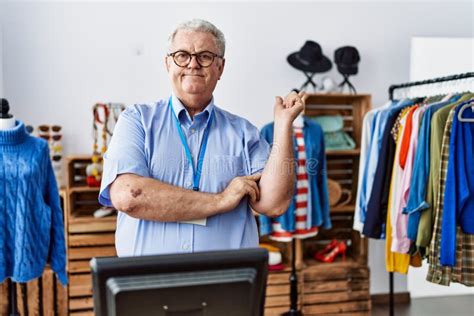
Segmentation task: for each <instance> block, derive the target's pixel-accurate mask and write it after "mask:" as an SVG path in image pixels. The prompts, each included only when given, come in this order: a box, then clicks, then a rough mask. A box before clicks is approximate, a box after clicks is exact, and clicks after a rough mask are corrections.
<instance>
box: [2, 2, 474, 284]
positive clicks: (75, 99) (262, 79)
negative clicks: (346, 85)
mask: <svg viewBox="0 0 474 316" xmlns="http://www.w3.org/2000/svg"><path fill="white" fill-rule="evenodd" d="M193 17H200V18H205V19H209V20H210V21H212V22H213V23H215V24H216V25H217V26H218V27H220V28H221V29H222V30H223V32H224V33H225V35H226V37H227V53H226V58H227V62H226V70H225V72H224V76H223V78H222V80H221V82H220V83H219V85H218V87H217V91H216V94H215V96H216V101H217V104H219V105H221V106H222V107H224V108H225V109H227V110H229V111H231V112H234V113H236V114H240V115H242V116H245V117H246V118H248V119H250V121H252V122H253V123H254V124H256V125H257V126H262V125H263V124H265V123H267V122H269V121H271V119H272V107H273V104H272V102H273V99H274V98H273V97H274V95H277V94H285V93H287V91H289V90H290V89H292V88H294V87H298V86H300V85H301V84H302V83H303V81H304V76H303V75H302V74H301V73H299V72H298V71H296V70H295V69H293V68H291V67H290V66H289V65H288V64H287V62H286V56H287V55H288V54H290V53H292V52H294V51H297V50H299V48H300V47H301V46H302V45H303V43H304V42H305V40H307V39H312V40H315V41H317V42H318V43H320V44H321V46H322V47H323V52H324V54H326V55H327V56H328V57H329V58H330V59H333V53H334V50H335V49H336V48H338V47H340V46H343V45H349V44H350V45H354V46H356V47H357V48H358V49H359V51H360V54H361V56H362V61H361V63H360V67H359V68H360V70H359V75H357V76H356V77H355V78H354V79H353V80H352V81H353V83H354V84H355V86H356V88H357V89H358V91H360V92H366V93H371V94H373V101H374V106H379V105H381V104H382V103H384V102H385V101H386V99H387V89H388V86H389V85H390V84H392V83H398V82H405V81H407V80H408V79H409V57H410V38H411V37H413V36H444V37H453V36H456V37H459V36H462V37H472V36H473V32H474V31H473V29H472V24H471V23H472V19H473V17H472V5H471V2H469V1H463V2H454V1H444V2H435V3H429V2H427V1H423V2H408V1H403V2H402V3H400V2H388V1H383V2H375V1H373V2H358V1H352V2H341V1H337V2H322V1H315V2H312V1H305V2H300V3H297V2H278V3H269V2H265V3H264V2H259V3H249V2H242V1H239V2H237V3H230V2H226V3H213V2H200V3H199V2H193V3H182V2H179V3H163V2H160V3H152V2H147V3H113V2H110V1H107V2H105V3H90V2H87V3H60V2H50V3H47V2H46V3H44V2H43V3H36V2H35V3H7V4H6V7H5V29H4V46H3V62H4V69H3V77H4V91H5V95H6V96H8V98H9V100H10V103H11V105H12V107H13V111H14V113H15V115H16V116H17V117H18V118H21V119H23V120H24V121H26V122H27V123H29V124H33V125H38V124H40V123H57V124H61V125H63V126H64V134H65V141H64V147H65V148H64V150H65V153H66V154H73V153H90V151H91V150H90V149H91V146H92V140H91V127H90V126H91V111H90V109H91V106H92V105H93V104H94V103H95V102H98V101H104V102H107V101H115V102H124V103H134V102H142V101H150V100H155V99H157V98H165V97H166V96H167V95H168V94H169V91H170V89H169V87H170V86H169V84H168V80H167V76H166V73H165V69H164V67H163V56H164V54H165V52H166V41H167V37H168V34H169V33H170V31H171V30H172V28H173V26H174V25H175V24H176V23H177V22H178V21H181V20H184V19H189V18H193ZM137 50H138V51H140V53H139V54H137ZM329 74H330V75H331V76H332V77H333V78H335V79H336V80H337V81H340V80H341V77H340V75H338V74H337V71H336V70H334V69H333V70H332V71H331V72H330V73H329ZM320 78H321V76H318V77H316V80H319V79H320ZM383 249H384V248H383V242H377V241H371V243H370V250H369V262H370V266H371V272H372V284H371V291H372V293H383V292H386V291H387V289H388V275H387V273H386V272H385V268H384V266H385V265H384V257H385V256H384V252H383ZM395 287H396V288H395V289H396V291H406V289H407V287H406V281H405V278H404V277H401V276H397V278H396V283H395Z"/></svg>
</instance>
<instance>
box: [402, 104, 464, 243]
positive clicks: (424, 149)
mask: <svg viewBox="0 0 474 316" xmlns="http://www.w3.org/2000/svg"><path fill="white" fill-rule="evenodd" d="M457 99H459V96H455V97H452V98H451V100H450V101H446V102H439V103H433V104H430V105H427V106H426V110H425V112H424V114H423V118H422V120H421V123H420V128H419V135H418V148H417V151H416V153H415V162H414V167H413V174H412V178H411V181H410V193H409V197H408V202H407V206H406V207H405V209H404V212H405V213H406V214H408V238H409V239H410V240H412V241H416V236H417V233H418V224H419V222H420V216H421V211H422V210H423V209H426V208H427V204H426V203H425V197H426V183H427V181H428V176H429V170H430V154H429V150H430V127H431V118H432V117H433V114H434V113H436V111H438V110H439V109H441V108H443V107H444V106H446V105H448V104H449V103H452V102H455V101H456V100H457Z"/></svg>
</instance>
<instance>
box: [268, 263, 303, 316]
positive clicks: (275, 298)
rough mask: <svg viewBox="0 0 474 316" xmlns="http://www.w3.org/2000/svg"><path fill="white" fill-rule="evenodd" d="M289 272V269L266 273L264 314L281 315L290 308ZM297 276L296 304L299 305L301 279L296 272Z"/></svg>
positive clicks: (301, 287)
mask: <svg viewBox="0 0 474 316" xmlns="http://www.w3.org/2000/svg"><path fill="white" fill-rule="evenodd" d="M290 274H291V269H290V268H286V269H285V270H282V271H272V272H270V273H269V274H268V280H267V289H266V296H265V313H264V314H265V316H269V315H281V314H282V313H285V312H288V311H289V309H290V283H289V279H290ZM297 278H298V294H299V295H298V306H299V307H301V293H302V289H303V280H302V277H301V273H300V272H299V271H298V272H297Z"/></svg>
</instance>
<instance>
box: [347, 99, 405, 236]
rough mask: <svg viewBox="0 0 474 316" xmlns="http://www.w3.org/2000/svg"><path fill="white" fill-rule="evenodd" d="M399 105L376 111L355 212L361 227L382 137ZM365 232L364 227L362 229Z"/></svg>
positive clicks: (389, 104) (389, 105) (386, 106)
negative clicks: (392, 113) (391, 112)
mask: <svg viewBox="0 0 474 316" xmlns="http://www.w3.org/2000/svg"><path fill="white" fill-rule="evenodd" d="M396 105H398V102H397V101H395V102H389V103H387V104H385V105H384V106H383V107H382V108H380V109H374V110H375V113H374V118H373V121H372V125H371V134H372V137H371V141H370V144H369V146H368V154H367V157H366V158H365V167H364V168H363V171H361V176H359V179H362V180H361V185H360V189H358V194H357V198H356V203H357V204H356V209H355V212H356V213H357V214H358V217H359V218H360V222H361V226H363V223H365V218H366V216H367V204H368V201H369V198H370V195H371V192H372V187H373V183H374V178H375V171H376V168H377V162H378V158H379V154H380V150H381V147H382V136H383V132H384V129H385V126H386V124H387V119H388V116H389V113H390V110H391V109H392V108H395V106H396ZM361 228H362V230H363V227H361Z"/></svg>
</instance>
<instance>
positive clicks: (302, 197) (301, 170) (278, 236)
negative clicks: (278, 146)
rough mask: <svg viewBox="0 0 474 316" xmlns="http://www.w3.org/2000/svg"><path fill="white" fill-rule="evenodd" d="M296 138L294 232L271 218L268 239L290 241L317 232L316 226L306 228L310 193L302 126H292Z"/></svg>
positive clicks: (313, 234) (311, 235)
mask: <svg viewBox="0 0 474 316" xmlns="http://www.w3.org/2000/svg"><path fill="white" fill-rule="evenodd" d="M293 132H294V135H295V139H296V148H297V152H298V159H297V168H296V194H295V200H296V209H295V220H296V224H295V225H296V229H295V231H294V232H288V231H285V230H284V229H283V228H282V227H281V224H280V223H279V222H277V221H275V220H273V223H272V226H273V232H272V233H271V234H270V239H273V240H275V241H281V242H290V241H291V240H292V239H293V238H298V239H305V238H310V237H314V236H316V235H317V234H318V227H316V226H315V227H310V228H307V224H306V222H307V218H308V198H309V195H310V192H309V185H308V172H307V169H306V152H305V144H304V138H303V128H302V127H296V126H294V127H293Z"/></svg>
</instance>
